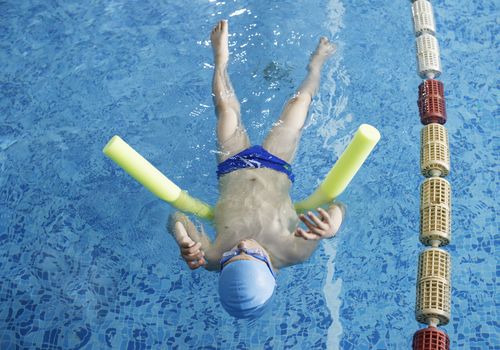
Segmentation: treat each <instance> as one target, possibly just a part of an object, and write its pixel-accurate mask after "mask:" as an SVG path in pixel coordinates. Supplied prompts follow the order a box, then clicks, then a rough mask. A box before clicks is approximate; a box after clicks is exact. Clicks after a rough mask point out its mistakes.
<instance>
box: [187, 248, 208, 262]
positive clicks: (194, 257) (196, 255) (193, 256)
mask: <svg viewBox="0 0 500 350" xmlns="http://www.w3.org/2000/svg"><path fill="white" fill-rule="evenodd" d="M204 256H205V254H204V253H203V251H201V250H199V251H197V252H196V253H193V254H183V255H182V257H183V258H184V260H186V261H195V260H199V259H201V258H203V257H204Z"/></svg>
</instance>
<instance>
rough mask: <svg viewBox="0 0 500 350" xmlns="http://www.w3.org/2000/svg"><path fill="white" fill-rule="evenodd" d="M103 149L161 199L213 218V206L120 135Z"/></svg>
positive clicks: (178, 207)
mask: <svg viewBox="0 0 500 350" xmlns="http://www.w3.org/2000/svg"><path fill="white" fill-rule="evenodd" d="M102 151H103V152H104V154H105V155H107V156H108V157H109V158H111V159H112V160H113V161H114V162H115V163H116V164H118V165H119V166H120V167H122V168H123V170H125V171H126V172H127V173H128V174H129V175H130V176H132V177H133V178H134V179H136V180H137V181H138V182H139V183H140V184H142V185H143V186H144V187H146V188H147V189H148V190H150V191H151V192H153V193H154V194H155V195H156V196H158V197H159V198H160V199H163V200H164V201H165V202H167V203H170V204H171V205H173V206H174V207H176V208H177V209H179V210H182V211H186V212H190V213H193V214H195V215H197V216H199V217H201V218H204V219H212V218H213V209H212V207H210V206H209V205H208V204H206V203H204V202H202V201H200V200H198V199H196V198H193V197H191V196H190V195H189V194H188V193H187V192H186V191H182V190H181V189H180V187H179V186H177V185H176V184H175V183H173V182H172V181H170V180H169V179H168V178H167V177H166V176H165V175H163V174H162V173H161V172H160V171H159V170H158V169H156V168H155V167H154V166H153V165H152V164H151V163H150V162H148V161H147V160H146V159H144V157H142V156H141V155H140V154H139V153H137V152H136V151H135V150H134V149H133V148H132V147H130V146H129V145H128V144H127V143H126V142H125V141H123V140H122V139H121V138H120V137H119V136H113V138H112V139H111V140H110V141H109V142H108V144H107V145H106V147H104V149H103V150H102Z"/></svg>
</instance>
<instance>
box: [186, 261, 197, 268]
mask: <svg viewBox="0 0 500 350" xmlns="http://www.w3.org/2000/svg"><path fill="white" fill-rule="evenodd" d="M187 264H188V266H189V268H190V269H191V270H196V269H197V268H198V267H200V264H199V263H198V262H197V261H189V262H188V263H187Z"/></svg>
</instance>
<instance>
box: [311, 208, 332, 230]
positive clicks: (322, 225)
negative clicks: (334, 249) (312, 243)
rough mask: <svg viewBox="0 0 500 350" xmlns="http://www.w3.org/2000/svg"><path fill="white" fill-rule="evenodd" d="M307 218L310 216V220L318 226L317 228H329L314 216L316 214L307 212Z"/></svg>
mask: <svg viewBox="0 0 500 350" xmlns="http://www.w3.org/2000/svg"><path fill="white" fill-rule="evenodd" d="M307 216H309V219H310V220H311V221H313V222H314V223H315V224H316V226H317V227H318V228H320V229H321V230H325V229H327V228H328V225H327V224H325V223H324V222H323V221H321V219H320V218H318V217H317V216H316V215H314V213H312V212H307Z"/></svg>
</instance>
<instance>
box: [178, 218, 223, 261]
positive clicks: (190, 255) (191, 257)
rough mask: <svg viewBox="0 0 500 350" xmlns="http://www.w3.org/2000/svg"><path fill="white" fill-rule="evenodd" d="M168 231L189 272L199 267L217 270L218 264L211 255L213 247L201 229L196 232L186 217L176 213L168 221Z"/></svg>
mask: <svg viewBox="0 0 500 350" xmlns="http://www.w3.org/2000/svg"><path fill="white" fill-rule="evenodd" d="M169 231H170V232H171V233H172V235H173V236H174V238H175V240H176V242H177V244H178V245H179V248H180V250H181V255H182V257H183V259H184V260H185V261H186V263H187V265H188V266H189V268H190V269H191V270H195V269H197V268H199V267H200V266H203V267H205V268H206V269H207V270H216V269H218V264H217V263H218V262H217V261H216V258H214V254H213V250H214V249H213V245H212V243H211V242H210V238H209V237H208V236H207V234H206V233H205V231H204V230H203V227H201V230H198V229H197V228H196V226H195V225H194V224H193V222H192V221H191V220H189V218H188V217H187V216H186V215H184V214H181V213H180V212H176V213H175V214H173V215H172V216H171V217H170V219H169Z"/></svg>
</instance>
